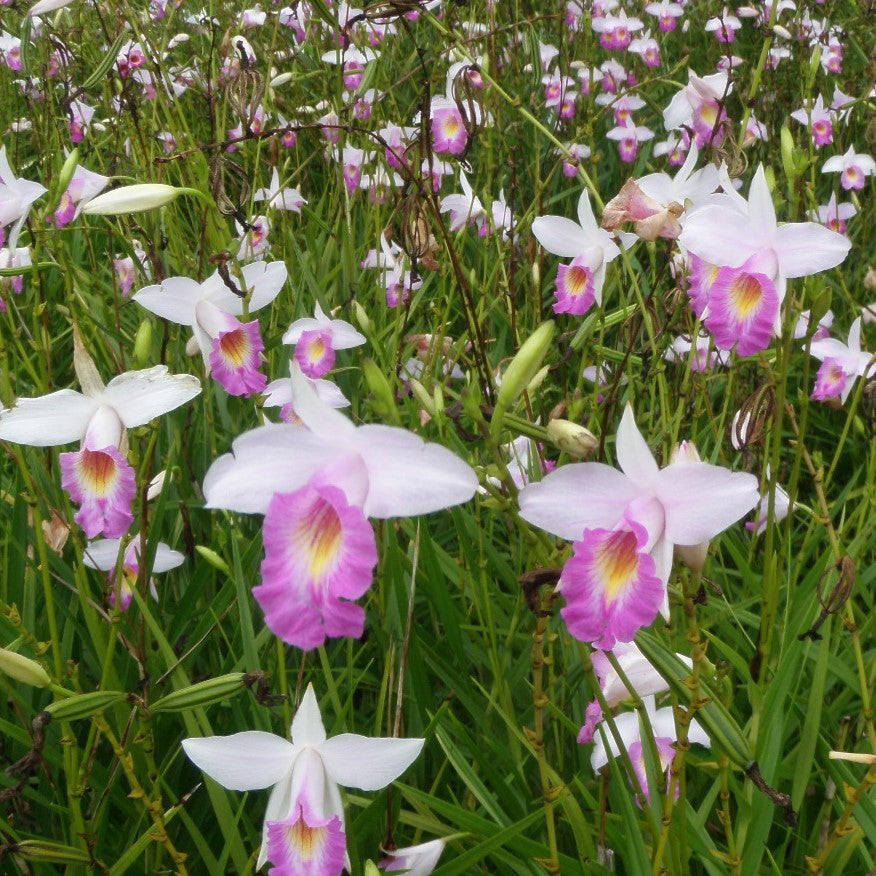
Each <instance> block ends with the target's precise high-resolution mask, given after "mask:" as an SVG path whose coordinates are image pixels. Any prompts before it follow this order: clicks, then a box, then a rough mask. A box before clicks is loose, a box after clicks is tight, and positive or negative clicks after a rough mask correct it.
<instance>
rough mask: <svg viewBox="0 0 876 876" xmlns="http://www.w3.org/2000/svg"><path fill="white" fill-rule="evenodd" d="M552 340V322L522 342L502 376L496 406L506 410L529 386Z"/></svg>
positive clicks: (539, 328)
mask: <svg viewBox="0 0 876 876" xmlns="http://www.w3.org/2000/svg"><path fill="white" fill-rule="evenodd" d="M553 339H554V321H553V320H552V319H549V320H547V322H543V323H542V324H541V325H540V326H539V327H538V328H537V329H536V330H535V331H534V332H533V333H532V334H531V335H530V336H529V337H528V338H527V339H526V340H525V341H524V342H523V345H522V346H521V347H520V349H519V350H518V351H517V355H516V356H515V357H514V358H513V359H512V360H511V363H510V364H509V365H508V367H507V368H506V369H505V373H504V374H503V375H502V385H501V386H500V387H499V395H498V398H497V400H496V403H497V406H498V407H501V408H504V409H506V410H507V409H508V408H509V407H510V406H511V405H512V404H513V403H514V402H515V401H516V400H517V398H518V396H519V395H520V394H521V393H522V392H523V390H524V389H526V387H527V386H528V385H529V383H530V381H531V380H532V379H533V378H534V377H535V375H536V374H537V373H538V371H539V369H540V368H541V363H542V360H543V359H544V357H545V356H546V355H547V352H548V350H549V349H550V346H551V342H552V341H553Z"/></svg>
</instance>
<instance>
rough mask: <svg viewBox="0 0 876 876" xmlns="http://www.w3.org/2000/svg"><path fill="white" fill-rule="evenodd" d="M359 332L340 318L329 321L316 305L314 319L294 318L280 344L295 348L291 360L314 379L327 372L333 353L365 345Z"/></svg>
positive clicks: (333, 361)
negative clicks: (293, 359) (293, 357)
mask: <svg viewBox="0 0 876 876" xmlns="http://www.w3.org/2000/svg"><path fill="white" fill-rule="evenodd" d="M366 340H367V339H366V337H365V335H363V334H362V333H361V332H358V331H356V329H355V328H354V327H353V326H352V325H350V323H348V322H345V321H344V320H343V319H330V318H329V317H328V316H326V315H325V312H324V311H323V309H322V307H320V305H319V302H317V305H316V310H315V312H314V316H312V317H310V316H306V317H303V318H302V319H296V320H295V322H293V323H292V325H290V326H289V328H288V329H287V330H286V334H284V335H283V343H284V344H294V345H295V361H296V362H298V364H299V365H300V366H301V370H302V372H304V374H305V375H307V376H308V377H312V378H314V379H316V378H318V377H322V376H323V375H324V374H327V373H328V372H329V371H331V369H332V367H333V366H334V364H335V351H336V350H349V349H351V348H352V347H359V346H361V345H362V344H364V343H365V342H366Z"/></svg>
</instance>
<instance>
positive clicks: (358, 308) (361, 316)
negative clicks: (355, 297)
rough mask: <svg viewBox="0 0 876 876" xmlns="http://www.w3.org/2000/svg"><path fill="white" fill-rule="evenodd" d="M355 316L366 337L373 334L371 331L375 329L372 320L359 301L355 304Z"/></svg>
mask: <svg viewBox="0 0 876 876" xmlns="http://www.w3.org/2000/svg"><path fill="white" fill-rule="evenodd" d="M353 316H354V317H355V319H356V323H357V324H358V326H359V328H360V329H362V331H363V332H364V333H365V334H366V335H368V334H371V329H372V328H373V326H372V324H371V320H370V319H369V318H368V314H367V313H366V312H365V308H364V307H362V305H361V304H360V303H359V302H358V301H354V302H353Z"/></svg>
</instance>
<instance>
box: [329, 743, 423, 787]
mask: <svg viewBox="0 0 876 876" xmlns="http://www.w3.org/2000/svg"><path fill="white" fill-rule="evenodd" d="M425 742H426V740H425V739H390V738H378V739H371V738H370V737H368V736H357V735H356V734H354V733H342V734H341V735H340V736H333V737H332V738H331V739H327V740H326V741H325V742H323V743H322V744H321V745H319V746H318V749H317V750H318V751H319V754H320V756H321V757H322V761H323V763H324V764H325V769H326V772H327V773H328V774H329V777H330V778H331V780H332V781H333V782H336V783H337V784H339V785H343V786H344V787H345V788H361V789H362V790H363V791H378V790H380V788H385V787H386V786H387V785H388V784H389V783H390V782H391V781H393V780H394V779H397V778H398V777H399V776H400V775H401V774H402V773H403V772H404V771H405V770H406V769H407V768H408V767H409V766H410V765H411V764H412V763H413V762H414V761H415V760H416V759H417V756H418V755H419V753H420V752H421V751H422V749H423V745H424V744H425Z"/></svg>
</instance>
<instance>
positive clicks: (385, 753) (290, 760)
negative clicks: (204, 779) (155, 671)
mask: <svg viewBox="0 0 876 876" xmlns="http://www.w3.org/2000/svg"><path fill="white" fill-rule="evenodd" d="M424 743H425V740H424V739H396V738H376V739H372V738H369V737H367V736H359V735H357V734H354V733H342V734H340V735H339V736H333V737H332V738H331V739H329V738H327V737H326V732H325V726H324V725H323V722H322V715H321V714H320V711H319V704H318V703H317V700H316V694H315V693H314V692H313V685H308V686H307V690H306V691H305V692H304V696H303V697H302V699H301V705H300V706H299V707H298V711H297V712H296V713H295V717H294V718H293V719H292V729H291V741H290V740H288V739H284V738H282V737H281V736H277V735H276V734H274V733H265V732H264V731H261V730H247V731H244V732H243V733H234V734H233V735H231V736H205V737H203V738H196V737H193V738H189V739H184V740H183V742H182V746H183V751H185V753H186V755H187V756H188V758H189V760H191V761H192V763H194V764H195V766H197V767H198V768H199V769H201V770H203V771H204V772H205V773H206V774H207V775H208V776H210V778H211V779H213V780H214V781H216V782H218V783H219V784H220V785H222V786H223V787H224V788H228V789H229V790H232V791H255V790H259V789H262V788H271V796H270V797H269V798H268V805H267V809H266V810H265V821H264V826H263V827H262V844H261V849H260V851H259V857H258V861H257V863H256V869H258V868H260V867H261V866H263V865H264V864H265V863H266V862H267V861H270V862H271V863H272V864H273V865H274V868H273V869H272V870H271V872H272V873H275V874H282V876H340V874H341V872H342V871H343V870H344V867H345V866H346V867H349V861H348V858H347V837H346V834H345V833H344V804H343V802H342V800H341V793H340V789H339V786H343V787H346V788H359V789H361V790H363V791H378V790H380V789H381V788H384V787H386V786H387V785H388V784H389V783H390V782H392V781H394V780H395V779H396V778H398V776H400V775H401V774H402V773H403V772H404V771H405V770H406V769H407V768H408V767H409V766H410V765H411V764H412V763H413V762H414V760H416V758H417V756H418V755H419V753H420V751H421V750H422V748H423V744H424Z"/></svg>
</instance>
